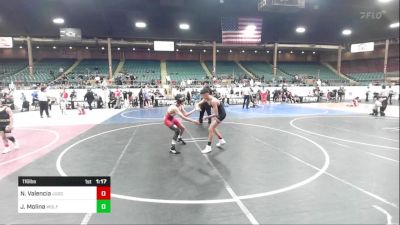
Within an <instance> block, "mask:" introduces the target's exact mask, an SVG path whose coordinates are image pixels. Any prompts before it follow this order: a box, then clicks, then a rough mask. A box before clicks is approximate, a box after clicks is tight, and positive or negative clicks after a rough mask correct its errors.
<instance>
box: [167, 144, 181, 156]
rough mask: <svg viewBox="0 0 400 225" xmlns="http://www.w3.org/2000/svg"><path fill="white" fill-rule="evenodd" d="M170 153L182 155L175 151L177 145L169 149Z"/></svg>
mask: <svg viewBox="0 0 400 225" xmlns="http://www.w3.org/2000/svg"><path fill="white" fill-rule="evenodd" d="M169 153H171V154H180V152H179V151H178V150H176V149H175V145H172V146H171V148H170V149H169Z"/></svg>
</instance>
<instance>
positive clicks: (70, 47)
mask: <svg viewBox="0 0 400 225" xmlns="http://www.w3.org/2000/svg"><path fill="white" fill-rule="evenodd" d="M54 47H55V46H54ZM69 49H72V46H69Z"/></svg>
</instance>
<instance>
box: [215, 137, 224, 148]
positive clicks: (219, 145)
mask: <svg viewBox="0 0 400 225" xmlns="http://www.w3.org/2000/svg"><path fill="white" fill-rule="evenodd" d="M224 144H226V141H225V140H224V139H220V140H219V142H218V143H217V144H216V146H217V147H218V148H220V147H221V146H222V145H224Z"/></svg>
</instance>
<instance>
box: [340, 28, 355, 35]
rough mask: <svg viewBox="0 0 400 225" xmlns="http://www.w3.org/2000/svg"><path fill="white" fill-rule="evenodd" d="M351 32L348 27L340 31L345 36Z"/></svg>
mask: <svg viewBox="0 0 400 225" xmlns="http://www.w3.org/2000/svg"><path fill="white" fill-rule="evenodd" d="M351 33H353V32H352V31H351V30H350V29H344V30H343V31H342V34H343V35H345V36H349V35H351Z"/></svg>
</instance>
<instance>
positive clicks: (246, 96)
mask: <svg viewBox="0 0 400 225" xmlns="http://www.w3.org/2000/svg"><path fill="white" fill-rule="evenodd" d="M249 103H250V87H248V86H247V85H246V86H245V87H244V88H243V106H242V108H243V109H244V106H245V105H246V109H249Z"/></svg>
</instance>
